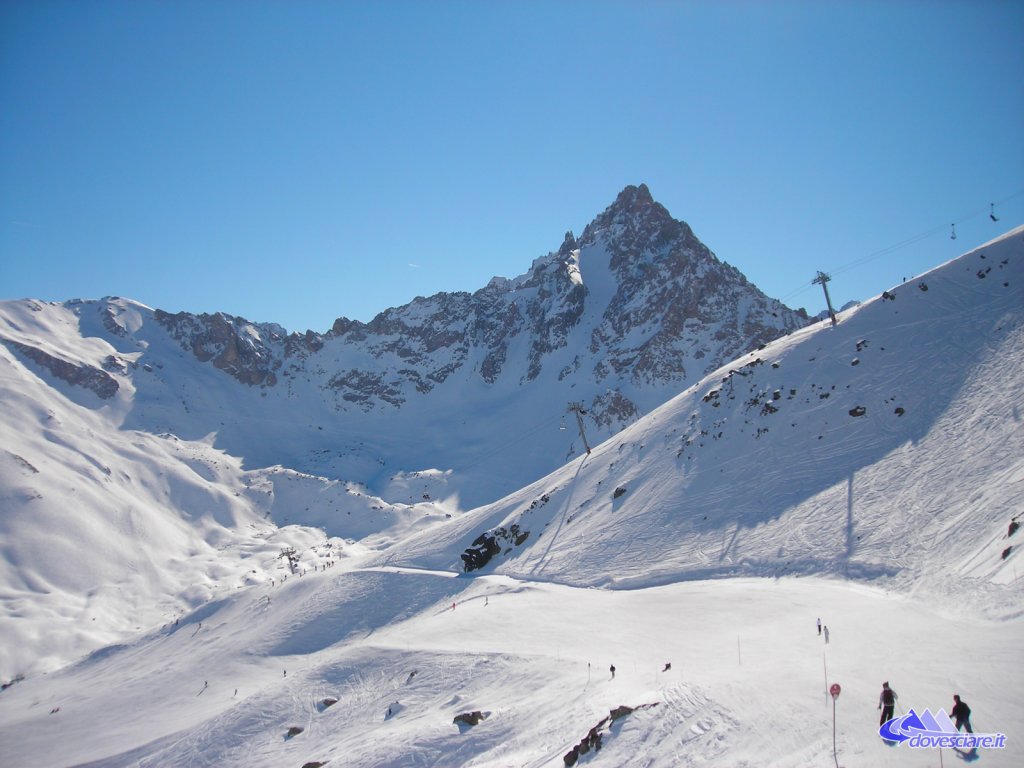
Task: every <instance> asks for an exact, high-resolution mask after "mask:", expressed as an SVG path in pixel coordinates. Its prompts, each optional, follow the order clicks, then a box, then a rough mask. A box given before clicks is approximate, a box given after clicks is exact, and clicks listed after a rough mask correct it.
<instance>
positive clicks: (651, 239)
mask: <svg viewBox="0 0 1024 768" xmlns="http://www.w3.org/2000/svg"><path fill="white" fill-rule="evenodd" d="M680 238H682V239H683V241H684V242H683V243H682V244H683V245H691V244H699V241H698V240H697V238H696V237H695V236H694V234H693V232H692V231H691V230H690V228H689V227H688V226H687V225H686V224H685V223H683V222H681V221H676V220H675V219H673V218H672V215H671V214H670V213H669V212H668V210H667V209H666V208H665V206H663V205H661V203H658V202H655V200H654V198H653V197H652V196H651V191H650V190H649V189H648V188H647V185H646V184H641V185H639V186H632V185H631V186H628V187H626V188H625V189H623V190H622V191H621V192H620V193H619V195H618V197H616V198H615V202H614V203H612V204H611V205H610V206H608V208H606V209H605V210H604V212H603V213H601V214H600V215H599V216H597V218H595V219H594V220H593V221H592V222H591V223H590V224H588V225H587V227H586V229H584V231H583V235H582V237H580V239H579V245H580V247H585V246H589V245H598V244H602V243H603V244H604V245H605V246H606V247H608V249H609V250H610V251H612V252H613V254H615V255H617V256H619V257H620V258H625V259H629V260H633V259H642V258H643V257H644V256H645V254H647V255H649V254H651V253H653V252H656V251H659V250H664V248H665V247H666V246H667V245H669V244H672V243H673V242H674V241H676V240H678V239H680ZM613 266H614V264H613Z"/></svg>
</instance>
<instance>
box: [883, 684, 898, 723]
mask: <svg viewBox="0 0 1024 768" xmlns="http://www.w3.org/2000/svg"><path fill="white" fill-rule="evenodd" d="M898 698H899V696H897V695H896V691H894V690H893V689H892V688H890V687H889V683H888V682H885V683H882V692H881V693H880V694H879V696H878V708H879V709H880V710H882V719H881V720H879V721H878V727H879V728H881V727H882V726H883V725H885V724H886V723H887V722H888V721H889V720H892V708H893V707H894V706H895V705H896V699H898Z"/></svg>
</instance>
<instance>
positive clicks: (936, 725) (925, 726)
mask: <svg viewBox="0 0 1024 768" xmlns="http://www.w3.org/2000/svg"><path fill="white" fill-rule="evenodd" d="M878 735H879V736H881V737H882V738H883V739H885V740H886V741H894V742H897V743H900V744H902V743H904V742H906V743H907V746H909V747H912V748H914V749H929V748H935V747H944V748H947V749H978V748H986V749H1002V748H1003V747H1005V746H1006V736H1005V735H1004V734H1002V733H960V732H959V731H957V729H956V726H955V725H953V721H952V720H950V719H949V715H947V714H946V712H945V710H942V709H940V710H939V711H938V712H937V713H936V714H934V715H933V714H932V712H931V710H930V709H926V710H924V712H922V713H921V714H918V713H917V712H915V711H914V710H913V709H911V710H910V711H909V712H907V714H905V715H901V716H899V717H894V718H892V719H891V720H887V721H886V722H885V723H883V724H882V727H881V728H879V729H878Z"/></svg>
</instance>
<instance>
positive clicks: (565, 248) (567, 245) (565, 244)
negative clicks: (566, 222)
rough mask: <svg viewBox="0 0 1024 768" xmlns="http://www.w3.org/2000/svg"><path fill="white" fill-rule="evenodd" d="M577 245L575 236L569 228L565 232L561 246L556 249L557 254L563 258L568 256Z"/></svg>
mask: <svg viewBox="0 0 1024 768" xmlns="http://www.w3.org/2000/svg"><path fill="white" fill-rule="evenodd" d="M578 247H579V246H578V245H577V244H576V236H575V235H574V234H573V233H572V230H571V229H570V230H569V231H568V232H566V233H565V239H564V240H563V241H562V246H561V247H560V248H559V249H558V255H559V256H560V257H561V258H563V259H565V258H568V257H569V255H570V254H572V252H573V251H575V250H576V249H577V248H578Z"/></svg>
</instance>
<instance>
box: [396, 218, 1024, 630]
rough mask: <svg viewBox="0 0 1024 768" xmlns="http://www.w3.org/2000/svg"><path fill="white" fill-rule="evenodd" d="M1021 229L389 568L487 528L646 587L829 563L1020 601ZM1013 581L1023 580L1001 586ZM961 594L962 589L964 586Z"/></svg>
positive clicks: (448, 528) (538, 575)
mask: <svg viewBox="0 0 1024 768" xmlns="http://www.w3.org/2000/svg"><path fill="white" fill-rule="evenodd" d="M1022 315H1024V243H1022V237H1021V231H1019V230H1018V231H1015V232H1012V233H1010V234H1009V235H1007V236H1006V237H1005V238H1002V239H1000V240H998V241H995V242H993V243H990V244H988V245H986V246H983V247H981V248H979V249H978V250H976V251H974V252H972V253H969V254H967V255H965V256H963V257H961V258H960V259H957V260H955V261H952V262H950V263H948V264H945V265H943V266H941V267H939V268H937V269H935V270H934V271H932V272H930V273H928V274H926V275H923V276H921V277H920V278H918V279H916V280H915V281H914V282H912V283H907V284H904V285H901V286H897V287H896V288H893V289H892V290H891V291H887V292H886V293H885V294H884V295H883V296H879V297H876V298H875V299H873V300H871V301H868V302H865V303H864V304H862V305H860V306H859V307H857V308H854V309H852V310H850V311H848V312H845V313H843V314H842V315H840V322H839V325H838V326H837V327H835V328H832V327H830V326H829V324H827V323H824V324H818V325H815V326H812V327H809V328H806V329H803V330H801V331H798V332H796V333H793V334H792V335H790V336H788V337H785V338H783V339H780V340H778V341H776V342H774V343H772V344H769V345H767V346H766V347H764V348H763V349H760V350H756V351H754V352H752V353H750V354H749V355H746V356H744V357H741V358H739V359H738V360H736V361H735V362H734V363H732V364H730V365H727V366H724V367H723V368H721V369H719V370H717V371H715V372H713V373H711V374H709V375H708V376H706V377H705V378H703V379H702V380H701V381H700V382H698V383H697V384H695V385H694V386H693V387H691V388H690V389H688V390H687V391H686V392H684V393H683V394H681V395H680V396H679V397H676V398H674V399H673V400H671V401H670V402H669V403H667V404H666V405H665V406H663V407H662V408H660V409H658V410H657V411H655V412H654V413H652V414H651V415H650V416H649V417H647V418H644V419H642V420H641V421H639V422H638V423H637V424H635V425H634V426H633V427H631V428H629V429H627V430H625V431H623V432H622V433H621V434H620V435H619V436H617V437H615V438H612V439H610V440H608V441H606V442H604V443H603V444H601V445H600V446H598V447H597V448H595V450H594V452H593V454H591V455H590V456H587V457H584V458H582V459H577V460H574V461H572V462H571V463H569V464H567V465H566V466H565V467H564V468H563V469H562V470H560V471H559V472H556V473H554V474H552V475H551V476H550V477H548V478H545V479H543V480H541V481H538V482H537V483H534V484H532V485H531V486H529V487H527V488H525V489H523V490H522V491H520V492H518V493H516V494H513V495H512V496H509V497H508V498H506V499H503V500H502V501H500V502H497V503H495V504H492V505H489V506H487V507H484V508H482V509H479V510H476V511H475V512H474V513H472V514H471V515H467V516H464V517H462V518H459V519H458V520H453V521H450V522H449V523H446V524H445V526H444V527H443V528H441V529H440V530H438V531H431V532H430V533H429V535H427V536H425V537H423V538H422V539H421V540H415V539H413V540H410V541H408V542H405V543H403V544H402V545H400V546H398V547H396V548H395V549H394V550H393V551H391V552H388V553H387V554H386V556H384V557H383V558H382V561H381V562H387V563H393V564H397V565H415V566H419V567H427V568H456V567H460V566H461V565H462V560H461V559H460V558H461V554H462V553H463V552H464V551H465V550H466V549H467V548H468V547H470V546H471V544H472V542H473V540H474V539H476V537H477V536H479V535H480V534H482V533H485V532H488V531H492V530H494V529H497V528H504V529H506V530H507V529H509V528H510V527H511V526H512V525H518V526H519V531H520V532H526V531H528V532H529V534H530V536H529V538H528V539H527V540H526V542H525V543H523V544H522V545H521V546H508V545H507V544H506V547H505V548H506V549H510V551H508V553H507V554H505V553H504V552H503V553H502V555H500V556H498V558H497V559H496V560H494V561H492V562H491V563H489V564H488V566H487V569H488V570H496V572H498V573H505V574H509V575H513V576H516V577H520V578H531V579H545V580H553V581H558V582H562V583H572V584H577V585H581V586H617V587H625V586H644V585H649V584H652V583H661V582H671V581H677V580H679V579H700V578H709V577H718V576H735V575H760V576H782V575H789V574H798V575H799V574H809V573H822V574H830V575H836V576H844V577H853V578H866V579H874V578H886V579H887V582H886V583H893V584H899V585H902V586H904V587H909V586H914V587H915V588H921V589H927V590H930V591H943V590H946V589H952V588H953V587H952V586H951V585H954V584H955V585H963V586H958V587H957V590H958V591H964V592H966V593H969V594H970V598H969V602H970V603H971V604H972V606H973V607H974V608H975V609H982V608H983V609H984V610H991V611H994V612H997V613H1001V612H1004V611H1006V612H1010V613H1013V612H1015V611H1017V610H1019V604H1018V603H1017V602H1016V601H1014V602H1013V604H1011V603H1008V602H1007V601H1006V590H1005V589H1003V588H1002V587H1003V585H1009V584H1010V583H1011V582H1013V581H1014V572H1013V569H1014V567H1015V557H1014V556H1011V557H1008V558H1007V559H1005V560H1004V559H1002V558H1001V553H1002V550H1003V549H1004V548H1005V547H1006V546H1007V545H1008V543H1010V542H1007V540H1006V532H1007V528H1008V525H1009V523H1010V520H1011V518H1012V517H1014V516H1015V515H1018V514H1019V513H1020V512H1021V508H1020V501H1019V500H1020V498H1022V497H1024V429H1022V428H1021V418H1022V417H1021V414H1022V413H1024V389H1022V387H1021V384H1022V382H1024V322H1022ZM1013 593H1015V592H1013ZM964 599H965V600H966V599H967V598H964Z"/></svg>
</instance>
